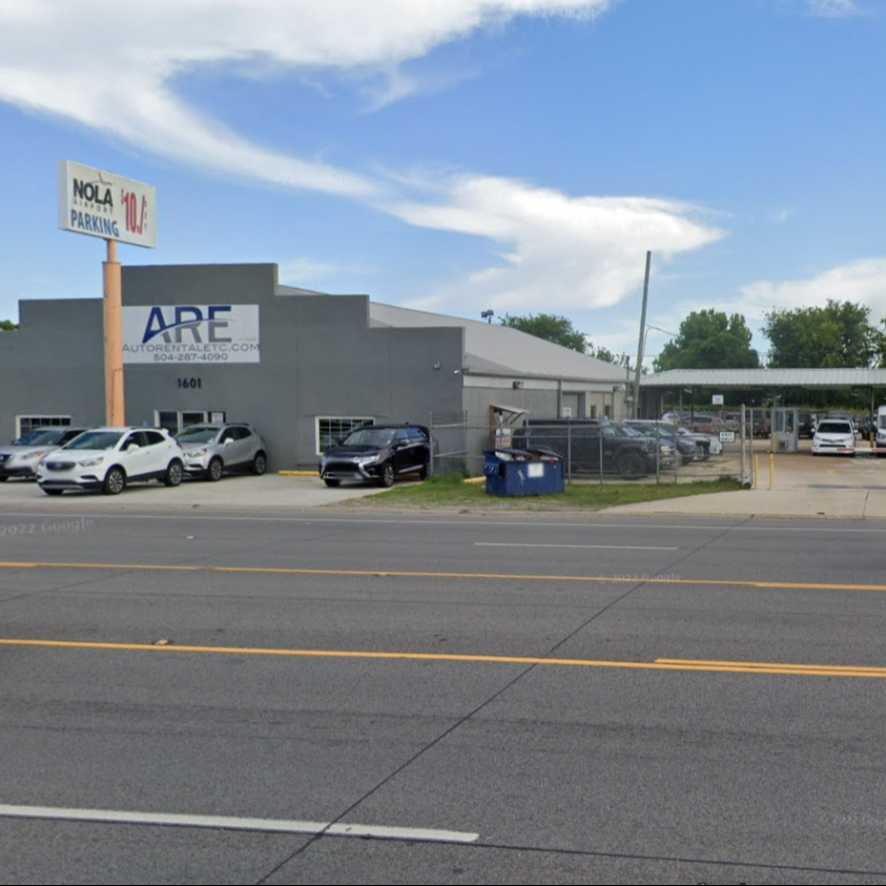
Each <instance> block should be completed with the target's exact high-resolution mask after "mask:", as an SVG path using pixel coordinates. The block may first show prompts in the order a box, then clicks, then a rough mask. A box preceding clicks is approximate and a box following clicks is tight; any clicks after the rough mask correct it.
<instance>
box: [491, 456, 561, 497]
mask: <svg viewBox="0 0 886 886" xmlns="http://www.w3.org/2000/svg"><path fill="white" fill-rule="evenodd" d="M483 454H484V456H485V462H484V464H483V473H484V474H485V475H486V494H487V495H499V496H505V497H509V496H514V495H554V494H556V493H562V492H565V491H566V484H565V479H564V476H563V461H562V459H561V458H560V456H559V455H557V453H556V452H552V451H550V450H546V449H488V450H486V452H484V453H483Z"/></svg>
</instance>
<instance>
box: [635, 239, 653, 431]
mask: <svg viewBox="0 0 886 886" xmlns="http://www.w3.org/2000/svg"><path fill="white" fill-rule="evenodd" d="M651 265H652V253H651V252H649V251H648V250H647V251H646V276H645V278H644V280H643V308H642V310H641V311H640V341H639V342H638V343H637V366H636V367H635V369H634V418H639V417H640V373H641V372H642V371H643V350H644V347H645V345H646V301H647V300H648V298H649V269H650V267H651Z"/></svg>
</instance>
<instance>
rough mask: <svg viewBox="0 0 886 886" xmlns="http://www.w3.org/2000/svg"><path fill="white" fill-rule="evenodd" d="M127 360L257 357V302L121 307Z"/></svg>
mask: <svg viewBox="0 0 886 886" xmlns="http://www.w3.org/2000/svg"><path fill="white" fill-rule="evenodd" d="M123 362H124V363H155V364H156V363H259V362H261V348H260V338H259V309H258V305H230V304H215V305H145V306H141V305H139V306H131V307H125V308H123Z"/></svg>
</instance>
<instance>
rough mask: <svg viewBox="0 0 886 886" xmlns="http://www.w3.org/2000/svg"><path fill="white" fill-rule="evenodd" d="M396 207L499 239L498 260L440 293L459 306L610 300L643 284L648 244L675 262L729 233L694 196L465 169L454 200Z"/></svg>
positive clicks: (453, 184)
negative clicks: (596, 192) (603, 193)
mask: <svg viewBox="0 0 886 886" xmlns="http://www.w3.org/2000/svg"><path fill="white" fill-rule="evenodd" d="M437 185H438V187H439V183H437ZM388 208H389V211H391V212H393V213H394V214H395V215H397V216H398V217H400V218H402V219H403V220H404V221H407V222H409V223H410V224H412V225H418V226H420V227H426V228H433V229H436V230H444V231H454V232H457V233H462V234H469V235H473V236H477V237H483V238H485V239H487V240H489V241H490V242H491V243H492V244H493V245H494V246H495V248H496V250H497V252H498V261H497V262H496V263H495V264H491V265H489V266H488V267H485V268H481V269H479V270H477V271H474V272H473V273H471V274H469V275H467V276H466V277H464V278H461V279H456V280H452V281H450V282H449V283H448V284H444V285H443V286H441V287H439V289H438V291H437V292H435V293H433V294H431V296H430V299H431V300H432V301H433V302H434V303H436V304H437V305H438V306H440V305H445V306H447V307H449V308H462V309H464V308H465V307H473V306H476V305H478V304H482V305H483V306H484V307H493V308H495V309H496V310H502V311H519V310H538V309H539V308H544V309H546V310H547V309H552V308H556V309H558V310H567V309H575V308H601V307H608V306H611V305H614V304H617V303H618V302H620V301H622V300H623V299H624V298H625V297H626V296H627V295H628V294H630V293H631V292H633V291H635V290H636V288H637V286H638V285H639V283H640V282H641V281H642V274H643V262H644V257H645V252H646V250H647V249H651V250H653V251H654V252H655V253H656V255H657V256H658V257H659V259H660V260H663V261H667V260H668V259H670V258H671V257H673V256H675V255H678V254H680V253H683V252H689V251H692V250H695V249H699V248H701V247H703V246H706V245H708V244H710V243H713V242H714V241H716V240H718V239H719V238H720V237H722V236H723V232H722V231H720V230H719V229H717V228H715V227H713V226H711V225H709V224H706V223H705V222H704V221H703V220H701V218H700V217H701V216H702V213H701V212H700V211H699V210H698V209H697V208H696V207H693V206H690V205H688V204H685V203H680V202H677V201H672V200H661V199H654V198H647V197H572V196H569V195H567V194H564V193H562V192H560V191H555V190H552V189H550V188H540V187H537V186H533V185H530V184H527V183H525V182H521V181H516V180H513V179H505V178H498V177H493V176H476V175H464V176H458V177H455V178H453V179H451V180H450V181H449V183H448V193H447V194H446V197H445V199H435V200H433V201H424V202H423V201H418V200H416V201H410V202H404V203H399V204H396V205H392V206H389V207H388Z"/></svg>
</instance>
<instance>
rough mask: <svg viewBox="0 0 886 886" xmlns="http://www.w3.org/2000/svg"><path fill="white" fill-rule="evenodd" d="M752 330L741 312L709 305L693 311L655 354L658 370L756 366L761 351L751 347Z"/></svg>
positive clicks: (753, 367) (758, 362) (655, 365)
mask: <svg viewBox="0 0 886 886" xmlns="http://www.w3.org/2000/svg"><path fill="white" fill-rule="evenodd" d="M751 337H752V336H751V330H750V329H748V324H747V322H746V321H745V318H744V317H742V315H741V314H732V315H731V316H730V315H727V314H725V313H724V312H723V311H715V310H714V309H713V308H709V309H707V310H703V311H693V312H692V313H691V314H690V315H689V316H688V317H686V318H685V319H684V320H683V322H682V323H681V324H680V331H679V332H678V333H677V335H676V336H675V337H674V338H673V339H672V340H671V341H669V342H668V343H667V344H666V345H665V346H664V348H663V349H662V352H661V353H660V354H659V355H658V356H657V357H656V358H655V361H654V364H653V365H654V367H655V371H656V372H664V371H666V370H668V369H756V367H758V366H759V365H760V356H759V354H758V353H757V352H756V351H755V350H754V349H753V348H752V347H751Z"/></svg>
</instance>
